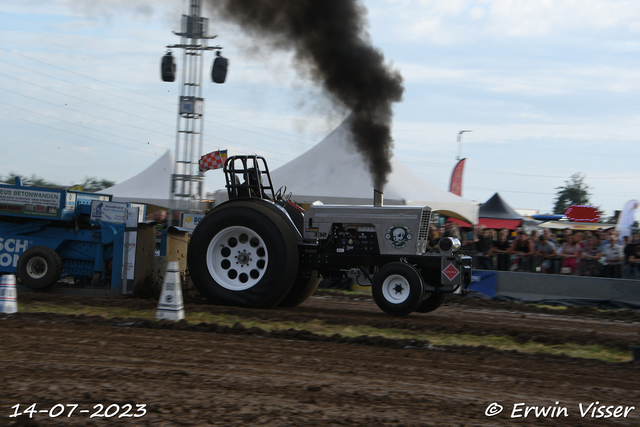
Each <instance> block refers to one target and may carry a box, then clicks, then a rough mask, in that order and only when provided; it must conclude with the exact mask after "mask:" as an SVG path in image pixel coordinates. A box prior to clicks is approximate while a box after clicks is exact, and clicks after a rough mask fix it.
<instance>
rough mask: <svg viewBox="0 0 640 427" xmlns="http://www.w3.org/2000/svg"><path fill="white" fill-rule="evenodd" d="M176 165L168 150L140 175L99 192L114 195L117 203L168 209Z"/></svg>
mask: <svg viewBox="0 0 640 427" xmlns="http://www.w3.org/2000/svg"><path fill="white" fill-rule="evenodd" d="M174 163H175V162H174V157H173V153H171V151H170V150H167V152H166V153H164V154H163V155H162V157H160V158H159V159H158V160H156V161H155V162H154V163H153V164H152V165H151V166H149V167H148V168H146V169H145V170H143V171H142V172H140V173H139V174H137V175H135V176H133V177H131V178H129V179H127V180H126V181H123V182H121V183H120V184H116V185H114V186H113V187H109V188H105V189H104V190H101V191H99V192H100V193H105V194H111V195H113V200H114V201H115V202H127V203H142V204H145V205H153V206H157V207H159V208H164V209H168V208H169V203H170V201H171V193H170V188H171V174H172V173H173V165H174Z"/></svg>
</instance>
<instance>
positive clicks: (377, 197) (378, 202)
mask: <svg viewBox="0 0 640 427" xmlns="http://www.w3.org/2000/svg"><path fill="white" fill-rule="evenodd" d="M383 196H384V193H383V192H382V191H378V190H376V189H375V188H374V189H373V206H376V207H380V206H382V199H383Z"/></svg>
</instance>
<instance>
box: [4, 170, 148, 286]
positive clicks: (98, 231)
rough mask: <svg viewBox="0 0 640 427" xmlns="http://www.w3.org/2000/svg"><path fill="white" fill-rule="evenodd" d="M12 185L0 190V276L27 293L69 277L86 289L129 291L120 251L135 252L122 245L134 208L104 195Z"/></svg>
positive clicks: (135, 213)
mask: <svg viewBox="0 0 640 427" xmlns="http://www.w3.org/2000/svg"><path fill="white" fill-rule="evenodd" d="M16 184H17V185H0V274H7V273H8V274H15V275H16V276H17V277H18V279H19V280H20V282H21V284H23V285H25V286H27V287H29V288H32V289H46V288H48V287H51V286H53V285H54V284H56V283H57V281H58V279H60V278H61V277H67V276H72V277H73V279H74V282H75V284H77V285H82V286H83V287H85V288H87V287H89V288H94V289H104V290H108V289H110V290H111V292H112V293H113V294H117V295H122V294H129V293H132V292H133V286H132V285H133V281H132V280H131V281H130V283H129V281H127V280H125V281H124V282H123V275H125V277H126V267H127V263H128V262H131V265H130V266H129V267H131V266H132V265H133V261H131V260H132V258H131V257H129V258H127V257H126V255H127V254H125V250H126V248H132V249H134V252H135V241H134V242H133V245H129V244H127V245H125V242H128V238H129V235H130V233H129V232H130V231H135V230H136V227H137V223H138V208H131V207H130V205H128V204H126V203H116V202H112V201H111V199H112V196H110V195H106V194H98V193H88V192H80V191H72V190H58V189H51V188H40V187H25V186H22V185H21V183H20V181H19V179H16ZM130 216H131V217H132V218H131V219H130V220H129V221H128V222H127V219H128V218H129V217H130ZM127 223H128V224H129V228H127ZM132 256H133V258H135V253H134V254H132ZM127 259H128V260H129V261H127ZM131 268H132V267H131ZM123 283H124V285H123Z"/></svg>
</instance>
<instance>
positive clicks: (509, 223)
mask: <svg viewBox="0 0 640 427" xmlns="http://www.w3.org/2000/svg"><path fill="white" fill-rule="evenodd" d="M447 223H453V224H456V225H457V226H458V227H462V228H471V227H473V225H471V224H470V223H468V222H466V221H462V220H459V219H456V218H449V219H447ZM521 223H522V220H521V219H495V218H478V225H484V226H485V227H486V228H488V229H492V230H500V229H501V228H506V229H508V230H515V229H516V227H518V226H519V225H520V224H521Z"/></svg>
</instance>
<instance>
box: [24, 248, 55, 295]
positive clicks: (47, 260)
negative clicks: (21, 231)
mask: <svg viewBox="0 0 640 427" xmlns="http://www.w3.org/2000/svg"><path fill="white" fill-rule="evenodd" d="M61 275H62V259H61V258H60V255H58V253H57V252H56V251H54V250H53V249H51V248H50V247H48V246H33V247H31V248H29V249H27V250H26V251H24V252H23V253H22V255H20V258H18V264H17V266H16V276H18V279H19V280H20V282H21V283H22V284H23V285H25V286H27V287H29V288H31V289H47V288H49V287H51V286H53V285H54V284H55V283H57V282H58V279H60V276H61Z"/></svg>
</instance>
